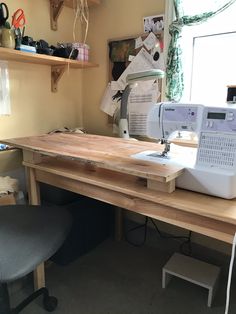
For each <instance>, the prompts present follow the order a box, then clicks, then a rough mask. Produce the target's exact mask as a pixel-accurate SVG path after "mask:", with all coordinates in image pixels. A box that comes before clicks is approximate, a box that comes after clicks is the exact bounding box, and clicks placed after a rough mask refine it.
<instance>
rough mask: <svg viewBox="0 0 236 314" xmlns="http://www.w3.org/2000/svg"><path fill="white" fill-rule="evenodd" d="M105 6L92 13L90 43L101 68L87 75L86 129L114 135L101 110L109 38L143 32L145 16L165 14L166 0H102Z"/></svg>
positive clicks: (84, 89)
mask: <svg viewBox="0 0 236 314" xmlns="http://www.w3.org/2000/svg"><path fill="white" fill-rule="evenodd" d="M101 2H102V4H101V5H100V6H99V7H96V9H93V10H91V12H90V28H89V36H88V42H89V44H90V46H91V56H92V58H93V59H94V60H96V61H97V62H98V63H99V65H100V66H99V68H98V69H91V70H89V71H86V72H84V80H83V93H84V98H83V112H84V115H83V117H84V126H85V129H86V130H87V131H88V132H89V133H96V134H102V135H111V134H112V129H111V127H110V126H108V123H107V115H106V114H104V113H103V112H102V111H101V110H100V109H99V106H100V100H101V97H102V95H103V92H104V89H105V87H106V85H107V82H108V48H107V42H108V40H109V39H114V38H120V37H125V36H133V35H138V34H142V33H143V20H142V18H143V17H144V16H150V15H156V14H163V13H164V10H165V1H164V0H101Z"/></svg>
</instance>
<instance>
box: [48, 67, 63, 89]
mask: <svg viewBox="0 0 236 314" xmlns="http://www.w3.org/2000/svg"><path fill="white" fill-rule="evenodd" d="M65 70H66V65H52V66H51V89H52V92H53V93H56V92H57V85H58V82H59V81H60V79H61V77H62V75H63V74H64V72H65Z"/></svg>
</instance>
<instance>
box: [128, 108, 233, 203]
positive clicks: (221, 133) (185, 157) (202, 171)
mask: <svg viewBox="0 0 236 314" xmlns="http://www.w3.org/2000/svg"><path fill="white" fill-rule="evenodd" d="M183 130H184V131H188V132H194V133H196V134H197V136H198V139H199V142H198V147H197V148H195V149H194V148H184V149H183V148H180V147H179V148H178V149H176V147H175V148H174V149H175V153H174V154H172V149H171V151H170V139H171V138H172V137H174V136H175V135H176V133H177V132H179V131H183ZM147 136H149V137H151V138H155V139H158V140H160V141H161V143H162V144H164V149H163V152H162V153H161V154H160V153H157V152H153V151H145V152H141V153H139V154H135V155H133V156H132V157H134V158H137V159H145V160H149V161H152V162H158V163H160V164H163V165H164V164H179V165H182V166H184V167H185V171H184V173H183V174H182V175H180V176H179V177H178V178H177V180H176V186H177V187H180V188H184V189H187V190H192V191H196V192H201V193H205V194H210V195H215V196H218V197H222V198H228V199H231V198H234V197H236V108H231V107H227V106H221V107H220V106H219V107H210V106H204V105H201V104H180V103H158V104H155V105H154V106H153V107H152V108H151V110H150V111H149V114H148V118H147ZM171 145H172V144H171ZM176 151H178V152H179V153H178V154H176ZM167 156H168V157H169V158H166V157H167Z"/></svg>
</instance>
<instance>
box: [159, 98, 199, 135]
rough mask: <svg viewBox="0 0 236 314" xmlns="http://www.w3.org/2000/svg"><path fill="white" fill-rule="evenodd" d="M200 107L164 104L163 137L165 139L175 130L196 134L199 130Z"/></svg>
mask: <svg viewBox="0 0 236 314" xmlns="http://www.w3.org/2000/svg"><path fill="white" fill-rule="evenodd" d="M200 110H201V107H199V106H198V105H191V104H189V105H186V104H165V106H164V108H163V114H162V121H163V122H162V127H163V131H164V137H165V138H167V137H168V136H170V135H171V134H172V133H173V132H175V131H176V130H178V131H189V132H197V131H198V129H199V128H200V125H199V119H198V117H199V116H200Z"/></svg>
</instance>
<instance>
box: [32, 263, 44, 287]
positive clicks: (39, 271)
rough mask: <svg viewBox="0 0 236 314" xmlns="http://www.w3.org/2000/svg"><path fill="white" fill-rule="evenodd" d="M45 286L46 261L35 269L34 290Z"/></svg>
mask: <svg viewBox="0 0 236 314" xmlns="http://www.w3.org/2000/svg"><path fill="white" fill-rule="evenodd" d="M43 287H45V272H44V263H42V264H40V265H39V266H38V267H37V268H36V269H35V270H34V290H35V291H36V290H38V289H40V288H43Z"/></svg>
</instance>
